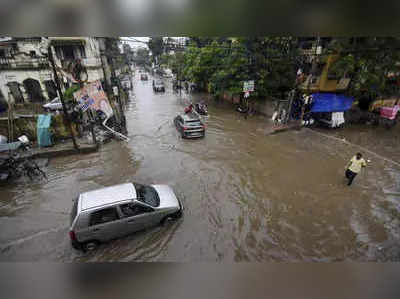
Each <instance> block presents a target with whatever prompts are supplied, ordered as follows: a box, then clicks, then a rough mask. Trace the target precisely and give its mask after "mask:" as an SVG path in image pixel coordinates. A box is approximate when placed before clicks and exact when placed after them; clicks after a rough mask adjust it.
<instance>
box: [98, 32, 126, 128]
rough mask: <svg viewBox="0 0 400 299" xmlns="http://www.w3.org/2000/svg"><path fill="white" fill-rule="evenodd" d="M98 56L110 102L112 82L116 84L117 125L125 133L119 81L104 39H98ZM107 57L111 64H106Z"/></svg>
mask: <svg viewBox="0 0 400 299" xmlns="http://www.w3.org/2000/svg"><path fill="white" fill-rule="evenodd" d="M100 56H101V64H102V68H103V73H104V81H105V85H106V93H107V96H108V99H109V100H110V99H111V98H113V90H112V85H113V82H112V81H113V80H114V81H115V82H117V87H118V94H117V95H115V97H116V99H117V102H118V110H119V111H118V112H119V113H118V116H119V123H120V126H121V129H122V130H123V132H124V133H126V118H125V115H124V111H123V106H122V102H121V98H120V91H121V84H120V82H119V80H117V78H116V75H115V70H114V63H113V57H112V56H111V54H109V53H107V47H106V37H102V38H100ZM108 57H110V58H111V60H112V61H111V63H110V64H109V63H108V59H107V58H108Z"/></svg>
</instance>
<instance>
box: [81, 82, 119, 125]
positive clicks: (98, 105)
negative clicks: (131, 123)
mask: <svg viewBox="0 0 400 299" xmlns="http://www.w3.org/2000/svg"><path fill="white" fill-rule="evenodd" d="M74 98H75V100H76V101H77V102H78V105H79V107H80V108H81V109H82V111H86V110H87V109H88V108H92V109H95V110H98V111H102V112H103V113H104V114H105V115H107V118H108V117H110V116H112V115H113V110H112V108H111V106H110V103H109V102H108V99H107V96H106V94H105V92H104V90H103V88H102V86H101V83H100V81H95V82H92V83H89V84H86V85H85V86H84V87H83V88H81V89H80V90H78V91H76V92H75V93H74Z"/></svg>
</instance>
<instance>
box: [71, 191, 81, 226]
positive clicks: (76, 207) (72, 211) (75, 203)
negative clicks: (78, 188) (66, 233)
mask: <svg viewBox="0 0 400 299" xmlns="http://www.w3.org/2000/svg"><path fill="white" fill-rule="evenodd" d="M78 200H79V197H78V198H76V199H75V200H74V204H73V206H72V210H71V216H70V217H71V218H70V224H71V225H72V222H74V220H75V217H76V214H77V213H78Z"/></svg>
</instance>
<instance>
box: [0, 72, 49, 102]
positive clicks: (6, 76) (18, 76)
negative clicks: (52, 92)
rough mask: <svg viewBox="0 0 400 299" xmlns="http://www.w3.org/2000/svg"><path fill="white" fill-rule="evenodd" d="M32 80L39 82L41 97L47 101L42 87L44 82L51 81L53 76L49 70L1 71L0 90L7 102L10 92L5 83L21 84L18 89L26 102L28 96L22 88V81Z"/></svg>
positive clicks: (44, 89)
mask: <svg viewBox="0 0 400 299" xmlns="http://www.w3.org/2000/svg"><path fill="white" fill-rule="evenodd" d="M28 78H32V79H35V80H37V81H39V83H40V86H41V88H42V93H43V96H44V97H45V98H46V99H47V98H48V95H47V91H46V87H45V85H44V81H47V80H53V76H52V73H51V70H50V69H47V70H3V71H1V72H0V89H1V92H2V94H3V96H4V97H5V99H6V100H7V101H8V94H9V92H10V90H9V88H8V86H7V83H8V82H18V83H20V84H21V86H20V89H21V92H22V94H23V96H24V99H25V101H28V100H27V99H28V94H27V93H26V90H25V88H24V86H23V81H24V80H26V79H28Z"/></svg>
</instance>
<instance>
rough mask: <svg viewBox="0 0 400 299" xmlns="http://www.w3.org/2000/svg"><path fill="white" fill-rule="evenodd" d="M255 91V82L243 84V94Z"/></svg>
mask: <svg viewBox="0 0 400 299" xmlns="http://www.w3.org/2000/svg"><path fill="white" fill-rule="evenodd" d="M248 91H254V80H251V81H244V82H243V92H248Z"/></svg>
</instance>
